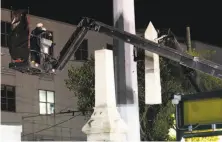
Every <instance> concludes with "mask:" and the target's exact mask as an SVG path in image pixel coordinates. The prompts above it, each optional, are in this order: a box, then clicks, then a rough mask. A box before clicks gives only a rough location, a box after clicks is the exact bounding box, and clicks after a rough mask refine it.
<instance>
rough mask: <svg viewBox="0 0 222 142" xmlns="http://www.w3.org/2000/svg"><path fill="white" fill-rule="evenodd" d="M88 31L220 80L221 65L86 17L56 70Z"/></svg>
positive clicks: (62, 55)
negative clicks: (119, 40) (117, 40)
mask: <svg viewBox="0 0 222 142" xmlns="http://www.w3.org/2000/svg"><path fill="white" fill-rule="evenodd" d="M89 30H92V31H95V32H99V33H103V34H105V35H108V36H111V37H113V38H116V39H121V40H123V41H124V42H127V43H130V44H132V45H135V46H137V47H139V48H142V49H144V50H147V51H150V52H153V53H156V54H158V55H160V56H162V57H165V58H168V59H170V60H173V61H176V62H178V63H180V64H181V65H183V66H186V67H188V68H192V69H195V70H198V71H201V72H204V73H207V74H209V75H211V76H215V77H217V78H221V79H222V65H220V64H216V63H214V62H211V61H209V60H205V59H201V58H199V57H193V56H191V55H189V54H186V53H183V52H181V51H178V50H176V49H173V48H170V47H167V46H164V45H160V44H158V43H155V42H152V41H150V40H147V39H144V38H142V37H139V36H137V35H134V34H131V33H128V32H125V31H121V30H119V29H117V28H114V27H111V26H108V25H106V24H104V23H101V22H98V21H95V20H94V19H91V18H87V17H86V18H83V19H82V20H81V21H80V23H79V24H78V26H77V29H76V30H75V31H74V33H73V34H72V36H71V37H70V39H69V41H68V42H67V44H66V45H65V47H64V48H63V50H62V51H61V52H60V57H59V60H58V63H57V64H56V66H55V68H56V69H59V70H62V69H63V68H64V66H65V65H66V64H67V62H68V60H69V59H70V58H71V56H72V55H73V53H74V52H75V51H76V50H77V49H78V47H79V46H80V44H81V43H82V41H83V39H84V37H85V35H86V34H87V32H88V31H89Z"/></svg>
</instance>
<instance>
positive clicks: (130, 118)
mask: <svg viewBox="0 0 222 142" xmlns="http://www.w3.org/2000/svg"><path fill="white" fill-rule="evenodd" d="M113 18H114V19H113V22H114V26H115V27H116V28H118V29H120V30H124V31H127V32H130V33H132V34H135V13H134V0H113ZM133 50H134V46H133V45H130V44H128V43H125V42H123V41H120V40H114V57H115V83H116V95H117V96H116V99H117V107H118V108H119V112H120V115H121V117H122V118H123V120H124V121H125V122H126V124H127V126H128V133H127V140H128V141H140V123H139V106H138V86H137V64H136V62H135V61H134V54H133Z"/></svg>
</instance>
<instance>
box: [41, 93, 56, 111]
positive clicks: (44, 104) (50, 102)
mask: <svg viewBox="0 0 222 142" xmlns="http://www.w3.org/2000/svg"><path fill="white" fill-rule="evenodd" d="M54 98H55V93H54V92H53V91H46V90H39V112H40V114H52V113H54V110H55V99H54Z"/></svg>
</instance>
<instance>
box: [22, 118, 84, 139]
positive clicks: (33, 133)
mask: <svg viewBox="0 0 222 142" xmlns="http://www.w3.org/2000/svg"><path fill="white" fill-rule="evenodd" d="M80 115H81V114H78V115H76V116H73V117H71V118H69V119H67V120H64V121H61V122H59V123H56V124H55V125H52V126H49V127H46V128H44V129H41V130H38V131H36V132H34V133H29V134H25V135H22V137H25V136H28V135H32V134H35V133H39V132H42V131H45V130H48V129H50V128H53V127H56V126H58V125H60V124H63V123H65V122H68V121H70V120H72V119H74V118H75V117H77V116H80Z"/></svg>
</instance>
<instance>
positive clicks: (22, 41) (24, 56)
mask: <svg viewBox="0 0 222 142" xmlns="http://www.w3.org/2000/svg"><path fill="white" fill-rule="evenodd" d="M26 14H27V12H26V11H25V10H17V11H13V12H12V17H11V18H12V19H11V20H12V22H11V29H12V31H11V33H10V34H9V39H8V47H9V53H10V56H11V58H12V60H13V62H27V61H28V58H29V52H30V51H29V23H28V20H27V16H26Z"/></svg>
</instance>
